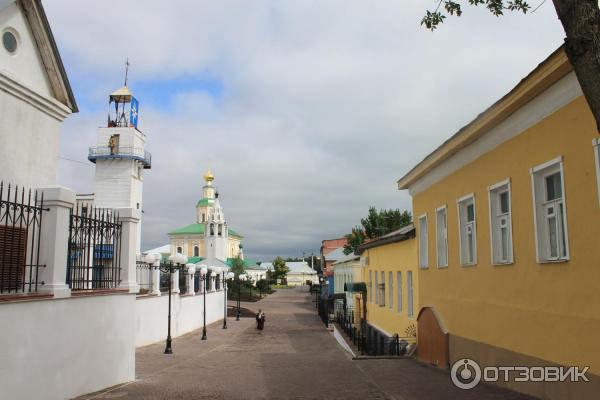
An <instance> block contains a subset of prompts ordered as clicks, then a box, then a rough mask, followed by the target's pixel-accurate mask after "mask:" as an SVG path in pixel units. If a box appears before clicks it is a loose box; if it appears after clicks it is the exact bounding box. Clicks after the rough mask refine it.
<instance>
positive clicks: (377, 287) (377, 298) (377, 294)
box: [375, 271, 379, 304]
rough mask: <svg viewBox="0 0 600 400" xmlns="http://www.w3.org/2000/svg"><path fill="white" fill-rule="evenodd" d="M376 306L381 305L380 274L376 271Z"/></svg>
mask: <svg viewBox="0 0 600 400" xmlns="http://www.w3.org/2000/svg"><path fill="white" fill-rule="evenodd" d="M375 290H376V292H375V304H379V273H377V271H375Z"/></svg>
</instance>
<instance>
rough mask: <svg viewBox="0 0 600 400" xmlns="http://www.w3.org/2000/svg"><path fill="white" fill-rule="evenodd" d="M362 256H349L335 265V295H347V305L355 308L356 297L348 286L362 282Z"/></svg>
mask: <svg viewBox="0 0 600 400" xmlns="http://www.w3.org/2000/svg"><path fill="white" fill-rule="evenodd" d="M361 273H362V270H361V264H360V256H357V255H355V254H348V255H347V256H344V257H342V258H340V259H339V260H338V261H336V262H334V263H333V282H334V293H335V294H338V293H345V294H346V304H347V306H348V307H354V295H353V293H352V292H351V291H350V290H346V289H347V285H348V284H354V283H357V282H361V281H362V274H361Z"/></svg>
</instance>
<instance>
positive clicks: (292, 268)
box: [260, 261, 319, 286]
mask: <svg viewBox="0 0 600 400" xmlns="http://www.w3.org/2000/svg"><path fill="white" fill-rule="evenodd" d="M260 265H261V267H264V268H266V269H267V270H270V271H272V270H273V263H270V262H264V263H262V264H260ZM285 265H286V266H287V267H288V268H289V272H288V273H287V284H288V285H289V286H300V285H305V284H306V281H311V282H312V283H315V284H316V283H319V277H318V276H317V271H315V270H314V269H312V268H311V267H309V266H308V263H307V262H306V261H286V262H285Z"/></svg>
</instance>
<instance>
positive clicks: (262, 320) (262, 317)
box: [256, 309, 266, 333]
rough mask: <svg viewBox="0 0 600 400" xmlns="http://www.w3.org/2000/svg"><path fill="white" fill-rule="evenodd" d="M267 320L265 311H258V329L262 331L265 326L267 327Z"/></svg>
mask: <svg viewBox="0 0 600 400" xmlns="http://www.w3.org/2000/svg"><path fill="white" fill-rule="evenodd" d="M265 320H266V318H265V313H264V312H263V311H262V310H261V309H259V310H258V312H257V313H256V329H258V330H259V331H262V330H263V328H264V327H265ZM259 333H260V332H259Z"/></svg>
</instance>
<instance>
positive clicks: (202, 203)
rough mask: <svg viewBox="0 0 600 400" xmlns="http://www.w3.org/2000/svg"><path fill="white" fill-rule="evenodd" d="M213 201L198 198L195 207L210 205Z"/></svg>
mask: <svg viewBox="0 0 600 400" xmlns="http://www.w3.org/2000/svg"><path fill="white" fill-rule="evenodd" d="M214 203H215V200H214V199H200V200H198V204H196V207H208V206H212V205H213V204H214Z"/></svg>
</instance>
